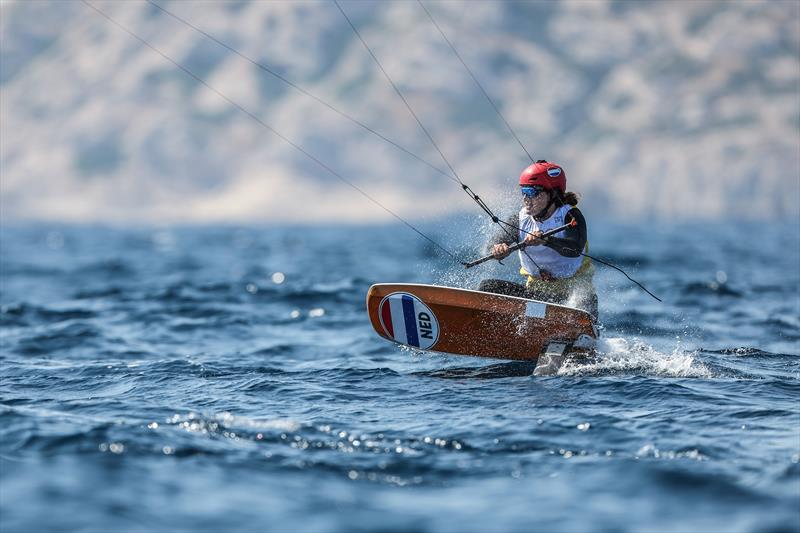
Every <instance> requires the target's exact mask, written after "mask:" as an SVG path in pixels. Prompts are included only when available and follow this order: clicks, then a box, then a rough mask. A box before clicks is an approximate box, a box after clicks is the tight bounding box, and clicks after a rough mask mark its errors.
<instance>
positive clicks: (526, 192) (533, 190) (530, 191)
mask: <svg viewBox="0 0 800 533" xmlns="http://www.w3.org/2000/svg"><path fill="white" fill-rule="evenodd" d="M521 189H522V196H524V197H526V198H536V197H537V196H539V194H540V193H542V192H544V188H542V187H536V186H533V185H531V186H528V185H526V186H524V187H521Z"/></svg>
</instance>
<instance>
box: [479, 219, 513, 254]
mask: <svg viewBox="0 0 800 533" xmlns="http://www.w3.org/2000/svg"><path fill="white" fill-rule="evenodd" d="M518 226H519V215H516V214H515V215H511V216H510V217H508V219H506V224H502V225H500V224H498V227H497V230H496V231H495V233H494V235H492V239H491V240H490V241H489V243H488V244H487V245H486V249H485V250H486V253H487V254H490V253H492V247H493V246H494V245H495V244H500V243H506V244H507V245H509V246H511V245H512V244H516V243H517V236H518V234H519V231H518V230H516V229H514V228H516V227H518ZM503 230H505V231H503Z"/></svg>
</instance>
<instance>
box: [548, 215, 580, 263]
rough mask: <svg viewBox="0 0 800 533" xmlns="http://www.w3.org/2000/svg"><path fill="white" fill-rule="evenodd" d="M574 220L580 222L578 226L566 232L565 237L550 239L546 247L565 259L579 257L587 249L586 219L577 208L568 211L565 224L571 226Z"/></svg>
mask: <svg viewBox="0 0 800 533" xmlns="http://www.w3.org/2000/svg"><path fill="white" fill-rule="evenodd" d="M573 220H575V221H577V222H578V225H577V226H574V227H571V228H567V229H565V230H564V232H563V233H564V236H563V237H548V238H547V242H545V246H547V247H548V248H552V249H553V250H555V251H556V252H558V253H559V254H561V255H563V256H564V257H578V256H579V255H581V252H582V251H583V249H584V248H586V238H587V237H586V219H584V218H583V214H582V213H581V212H580V210H579V209H578V208H577V207H573V208H572V209H570V210H569V211H567V214H566V216H565V217H564V222H565V223H566V224H569V223H570V222H572V221H573Z"/></svg>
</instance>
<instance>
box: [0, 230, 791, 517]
mask: <svg viewBox="0 0 800 533" xmlns="http://www.w3.org/2000/svg"><path fill="white" fill-rule="evenodd" d="M465 227H466V228H469V224H466V225H464V224H461V223H455V222H453V221H443V222H440V223H431V224H428V225H427V226H425V228H424V229H425V231H428V232H430V234H431V236H432V237H434V238H435V239H437V240H438V241H439V242H441V243H443V244H444V245H445V246H447V247H449V248H451V249H453V250H454V251H455V252H456V253H458V254H460V255H461V256H463V257H464V258H465V259H474V258H475V257H477V256H478V255H479V254H480V253H481V252H482V250H481V249H480V245H481V244H482V243H481V242H479V241H481V240H482V239H483V236H482V234H481V231H479V230H476V231H475V232H474V233H471V232H470V231H464V230H463V228H465ZM476 227H477V226H476ZM740 227H741V226H740V225H738V224H734V223H716V224H708V223H698V224H683V225H681V226H678V227H652V226H647V227H643V226H641V225H637V224H632V223H631V224H612V223H604V222H602V221H597V220H595V221H593V225H592V233H591V235H590V238H591V247H592V252H593V253H594V254H597V255H598V256H600V257H603V258H605V259H607V260H610V261H612V262H613V263H615V264H616V265H618V266H620V267H622V268H623V269H625V270H626V271H627V272H628V273H629V274H630V275H631V276H632V277H634V278H636V279H637V280H639V281H641V282H642V283H644V284H645V285H646V286H647V287H648V288H649V289H650V290H651V291H652V292H654V293H655V294H656V295H658V296H659V297H661V298H662V299H663V303H659V302H657V301H655V300H653V299H652V298H650V297H649V296H647V295H646V294H645V293H644V292H642V291H641V290H640V289H638V288H637V287H635V286H634V285H633V284H632V283H630V282H628V281H627V280H626V279H625V277H624V276H623V275H622V274H620V273H618V272H616V271H614V270H612V269H610V268H608V267H604V266H602V265H597V267H596V268H597V272H596V277H595V281H596V285H597V289H598V293H599V300H600V321H601V323H602V328H601V336H602V339H601V341H600V343H599V348H600V356H599V357H598V358H597V360H595V361H593V362H591V363H589V364H578V363H571V364H567V365H566V366H565V367H564V368H562V369H561V371H560V373H559V375H557V376H552V377H532V376H531V373H532V370H533V368H532V366H531V365H530V364H528V363H520V362H503V361H498V360H489V359H478V358H469V357H458V356H447V355H442V354H435V353H423V352H417V351H414V350H410V349H406V348H402V347H400V346H398V345H395V344H392V343H389V342H387V341H386V340H384V339H382V338H380V337H379V336H378V335H376V334H375V333H374V332H373V331H372V328H371V327H370V324H369V321H368V318H367V314H366V309H365V295H366V291H367V289H368V287H369V286H370V284H372V283H377V282H415V283H438V284H447V285H454V286H461V287H467V288H475V287H476V286H477V283H478V282H479V281H480V279H481V278H482V277H489V276H491V277H497V276H504V277H507V278H508V279H514V277H515V276H516V273H515V270H516V267H515V266H514V263H515V260H514V258H513V257H512V258H509V259H508V260H507V261H505V262H504V263H505V264H504V265H498V264H496V263H492V264H488V263H487V264H486V265H482V266H481V267H476V268H475V269H473V270H472V271H464V270H463V268H461V267H460V266H458V265H455V264H453V263H452V262H450V261H449V260H448V259H447V258H446V257H443V256H442V255H441V254H439V253H438V252H437V250H436V248H435V247H433V246H432V245H430V244H429V243H426V241H424V240H422V239H421V238H419V237H418V236H417V235H415V234H414V233H413V232H410V231H408V229H407V228H405V227H404V226H402V225H381V226H371V227H366V226H365V227H346V226H341V227H332V228H331V227H328V228H325V229H319V228H310V227H288V226H287V227H274V226H264V227H259V226H203V227H200V226H181V227H176V226H164V227H140V228H120V227H106V226H64V225H43V224H4V225H3V227H2V228H1V229H0V238H1V240H0V245H1V246H2V259H1V262H0V267H1V268H2V272H1V273H2V278H1V280H2V287H1V288H2V291H1V292H0V306H1V307H0V365H1V366H0V421H1V422H2V423H1V424H0V474H1V475H2V478H1V479H0V530H2V531H3V532H12V531H43V530H64V531H156V530H157V531H166V530H181V531H183V530H193V531H223V530H226V531H373V530H379V531H454V532H455V531H458V532H461V531H534V530H537V531H690V530H691V531H694V530H704V531H798V530H800V405H799V404H798V402H799V401H800V346H799V344H798V343H800V318H799V316H800V294H799V293H798V291H799V290H800V272H799V271H800V268H799V267H800V237H798V229H797V227H796V225H794V226H792V225H789V226H785V225H777V224H761V225H748V226H747V227H748V228H751V229H750V230H748V231H750V233H747V234H745V233H742V231H741V230H740V229H739V228H740ZM453 228H460V230H459V231H458V232H455V230H454V229H453Z"/></svg>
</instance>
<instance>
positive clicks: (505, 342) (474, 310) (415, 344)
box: [367, 283, 597, 373]
mask: <svg viewBox="0 0 800 533" xmlns="http://www.w3.org/2000/svg"><path fill="white" fill-rule="evenodd" d="M367 311H368V313H369V319H370V322H371V323H372V327H373V328H374V329H375V331H376V332H377V333H378V335H380V336H381V337H383V338H385V339H388V340H390V341H394V342H396V343H399V344H402V345H405V346H409V347H411V348H416V349H419V350H428V351H435V352H442V353H447V354H456V355H472V356H478V357H491V358H494V359H511V360H521V361H536V360H537V359H539V358H540V356H547V357H546V358H545V359H547V361H548V364H550V363H551V362H552V363H553V364H555V363H556V362H557V363H558V364H557V365H556V366H560V364H561V359H559V358H562V359H563V357H564V356H565V355H566V354H572V353H588V352H590V351H591V350H592V348H593V347H594V342H595V340H596V338H597V329H596V327H595V322H594V319H593V317H592V315H591V314H589V313H587V312H586V311H582V310H580V309H575V308H572V307H567V306H564V305H557V304H552V303H548V302H540V301H537V300H529V299H526V298H518V297H514V296H505V295H501V294H494V293H489V292H481V291H474V290H468V289H457V288H453V287H442V286H437V285H418V284H401V283H380V284H376V285H373V286H372V287H370V289H369V292H368V293H367ZM539 366H541V361H540V362H539ZM537 370H538V367H537ZM550 370H552V368H551V369H550ZM541 373H551V372H548V371H547V370H543V371H542V372H541Z"/></svg>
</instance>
